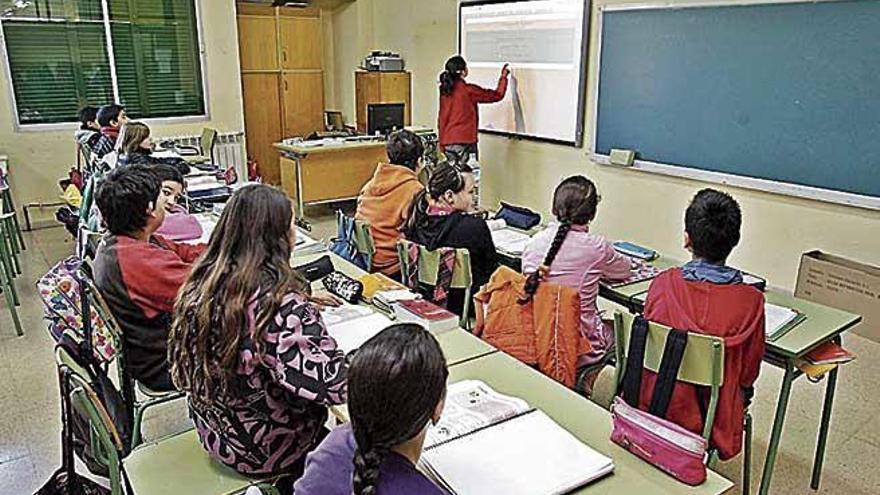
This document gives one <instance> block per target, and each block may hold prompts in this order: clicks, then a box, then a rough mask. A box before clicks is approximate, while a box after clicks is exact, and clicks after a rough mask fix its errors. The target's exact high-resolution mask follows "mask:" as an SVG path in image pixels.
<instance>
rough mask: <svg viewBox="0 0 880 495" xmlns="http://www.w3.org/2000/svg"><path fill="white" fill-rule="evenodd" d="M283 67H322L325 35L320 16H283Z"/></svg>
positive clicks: (281, 21) (281, 20)
mask: <svg viewBox="0 0 880 495" xmlns="http://www.w3.org/2000/svg"><path fill="white" fill-rule="evenodd" d="M279 22H280V23H281V30H280V32H281V67H282V68H283V69H288V70H290V69H318V70H320V69H322V68H323V67H322V65H323V63H322V62H323V58H324V37H323V35H322V32H321V18H320V17H282V18H281V19H280V20H279Z"/></svg>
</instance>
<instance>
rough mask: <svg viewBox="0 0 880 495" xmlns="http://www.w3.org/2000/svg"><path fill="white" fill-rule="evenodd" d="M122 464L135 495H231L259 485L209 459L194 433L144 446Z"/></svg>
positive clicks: (187, 432)
mask: <svg viewBox="0 0 880 495" xmlns="http://www.w3.org/2000/svg"><path fill="white" fill-rule="evenodd" d="M123 464H124V466H125V470H126V471H127V472H128V477H129V479H130V481H131V487H132V488H133V489H134V493H135V494H137V495H153V494H155V495H165V494H168V493H193V494H196V493H199V494H201V493H205V494H212V495H225V494H234V493H240V492H243V491H244V490H245V489H246V488H247V487H248V486H250V485H253V484H254V483H256V482H257V481H258V480H257V479H254V478H249V477H247V476H244V475H241V474H239V473H237V472H235V471H234V470H232V469H230V468H228V467H226V466H224V465H222V464H220V463H219V462H217V461H215V460H213V459H211V457H209V456H208V453H207V452H206V451H205V449H204V448H202V445H201V443H199V437H198V434H197V433H196V431H195V430H189V431H186V432H183V433H179V434H177V435H174V436H172V437H166V438H163V439H159V440H157V441H154V442H148V443H144V444H142V445H141V446H140V447H138V448H136V449H134V450H133V451H132V452H131V454H129V455H128V457H126V458H125V460H124V462H123Z"/></svg>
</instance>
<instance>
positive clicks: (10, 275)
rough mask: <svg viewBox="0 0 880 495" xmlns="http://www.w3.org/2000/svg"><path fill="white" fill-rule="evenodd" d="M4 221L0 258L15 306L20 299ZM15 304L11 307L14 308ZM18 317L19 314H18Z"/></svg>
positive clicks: (0, 236)
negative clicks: (5, 236)
mask: <svg viewBox="0 0 880 495" xmlns="http://www.w3.org/2000/svg"><path fill="white" fill-rule="evenodd" d="M2 226H3V223H2V222H0V258H2V259H3V260H2V263H0V264H2V265H3V275H4V276H5V277H6V280H5V281H4V283H5V284H6V289H8V292H9V293H10V294H11V296H12V301H13V302H14V306H18V305H19V301H18V291H16V289H15V271H14V270H13V267H12V261H11V260H10V258H11V256H12V255H11V254H10V253H9V247H8V246H7V244H6V241H5V239H4V238H3V235H4V232H3V231H4V230H5V229H2ZM14 306H12V307H11V308H12V309H14ZM16 318H17V316H16Z"/></svg>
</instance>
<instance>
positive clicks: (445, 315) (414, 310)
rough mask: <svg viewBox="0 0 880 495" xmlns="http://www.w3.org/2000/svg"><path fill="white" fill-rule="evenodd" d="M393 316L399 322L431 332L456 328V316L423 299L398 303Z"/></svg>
mask: <svg viewBox="0 0 880 495" xmlns="http://www.w3.org/2000/svg"><path fill="white" fill-rule="evenodd" d="M394 315H395V316H396V317H397V321H399V322H411V323H418V324H419V325H422V326H423V327H425V328H427V329H428V330H430V331H432V332H442V331H445V330H451V329H453V328H456V327H458V316H457V315H455V314H454V313H452V312H450V311H448V310H446V309H444V308H441V307H440V306H437V305H436V304H434V303H432V302H430V301H426V300H424V299H413V300H411V301H398V302H397V303H396V304H395V305H394Z"/></svg>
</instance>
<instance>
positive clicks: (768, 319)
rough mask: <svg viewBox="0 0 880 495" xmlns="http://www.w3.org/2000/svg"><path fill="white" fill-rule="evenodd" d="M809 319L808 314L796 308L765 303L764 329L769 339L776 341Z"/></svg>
mask: <svg viewBox="0 0 880 495" xmlns="http://www.w3.org/2000/svg"><path fill="white" fill-rule="evenodd" d="M806 319H807V315H805V314H803V313H801V312H800V311H798V310H796V309H791V308H786V307H784V306H777V305H775V304H770V303H768V302H765V303H764V331H765V333H766V337H767V340H769V341H771V342H772V341H774V340H776V339H778V338H780V337H782V336H783V335H785V334H786V333H788V331H789V330H791V329H792V328H794V327H796V326H797V325H798V324H800V323H801V322H802V321H804V320H806Z"/></svg>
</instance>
